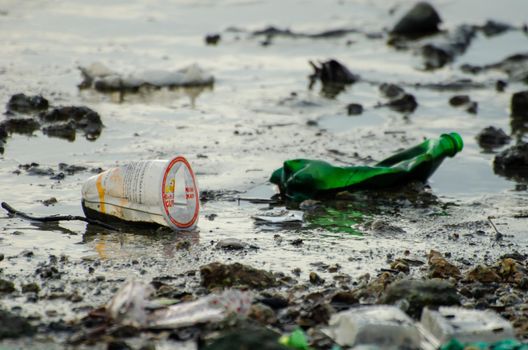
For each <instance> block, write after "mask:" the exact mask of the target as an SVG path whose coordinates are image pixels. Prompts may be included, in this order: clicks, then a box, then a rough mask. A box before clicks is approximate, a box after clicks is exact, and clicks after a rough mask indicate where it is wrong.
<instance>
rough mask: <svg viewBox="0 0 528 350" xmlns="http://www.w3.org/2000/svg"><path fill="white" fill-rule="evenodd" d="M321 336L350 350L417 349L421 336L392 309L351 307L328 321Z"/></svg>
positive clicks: (378, 306) (415, 328)
mask: <svg viewBox="0 0 528 350" xmlns="http://www.w3.org/2000/svg"><path fill="white" fill-rule="evenodd" d="M325 333H326V334H327V335H328V336H329V337H330V338H332V339H333V340H334V341H335V342H336V343H337V344H339V345H341V346H351V347H354V349H387V350H388V349H420V348H421V342H422V335H421V333H420V331H419V330H418V328H417V327H416V326H415V325H414V323H413V321H412V320H411V319H410V318H409V316H407V315H406V314H405V313H404V312H403V311H401V310H400V309H398V308H397V307H395V306H388V305H376V306H364V307H359V308H353V309H350V310H347V311H343V312H339V313H337V314H335V315H333V316H332V317H331V318H330V321H329V326H328V328H327V329H325Z"/></svg>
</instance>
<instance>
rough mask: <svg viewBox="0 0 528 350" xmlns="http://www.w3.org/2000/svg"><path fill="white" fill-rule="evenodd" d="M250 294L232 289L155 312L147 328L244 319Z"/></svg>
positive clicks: (250, 298) (176, 326)
mask: <svg viewBox="0 0 528 350" xmlns="http://www.w3.org/2000/svg"><path fill="white" fill-rule="evenodd" d="M251 302H252V296H251V293H250V292H243V291H240V290H236V289H232V290H226V291H224V292H223V293H221V294H218V295H209V296H206V297H203V298H200V299H198V300H195V301H191V302H188V303H182V304H176V305H172V306H169V307H167V308H163V309H158V310H155V311H154V312H153V313H152V314H151V315H150V316H149V320H148V328H165V329H169V328H180V327H186V326H191V325H195V324H198V323H207V322H220V321H223V320H224V319H226V318H229V317H245V316H247V314H248V313H249V309H250V307H251Z"/></svg>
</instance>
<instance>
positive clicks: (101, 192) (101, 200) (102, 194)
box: [95, 174, 106, 214]
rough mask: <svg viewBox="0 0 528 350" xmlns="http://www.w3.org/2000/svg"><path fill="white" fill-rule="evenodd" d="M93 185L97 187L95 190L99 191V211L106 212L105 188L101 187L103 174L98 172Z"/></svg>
mask: <svg viewBox="0 0 528 350" xmlns="http://www.w3.org/2000/svg"><path fill="white" fill-rule="evenodd" d="M95 186H96V187H97V192H98V193H99V203H100V204H101V213H103V214H106V208H105V202H104V199H105V189H104V187H103V174H100V175H99V176H98V177H97V181H96V182H95Z"/></svg>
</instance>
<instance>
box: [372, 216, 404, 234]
mask: <svg viewBox="0 0 528 350" xmlns="http://www.w3.org/2000/svg"><path fill="white" fill-rule="evenodd" d="M370 229H371V230H372V231H373V232H374V233H376V234H388V235H394V234H403V233H405V230H404V229H402V228H400V227H398V226H394V225H392V224H391V223H389V222H387V221H385V220H382V219H376V220H374V221H372V223H371V224H370Z"/></svg>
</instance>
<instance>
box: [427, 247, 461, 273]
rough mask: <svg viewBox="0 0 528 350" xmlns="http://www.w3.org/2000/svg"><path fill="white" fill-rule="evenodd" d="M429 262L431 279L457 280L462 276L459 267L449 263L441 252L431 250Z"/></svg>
mask: <svg viewBox="0 0 528 350" xmlns="http://www.w3.org/2000/svg"><path fill="white" fill-rule="evenodd" d="M428 261H429V277H431V278H443V279H446V278H450V277H453V278H456V279H459V278H460V277H461V276H462V275H461V273H460V270H459V269H458V267H456V266H455V265H453V264H452V263H450V262H449V261H447V259H445V258H444V257H443V256H442V254H441V253H440V252H437V251H436V250H431V251H430V252H429V256H428Z"/></svg>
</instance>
